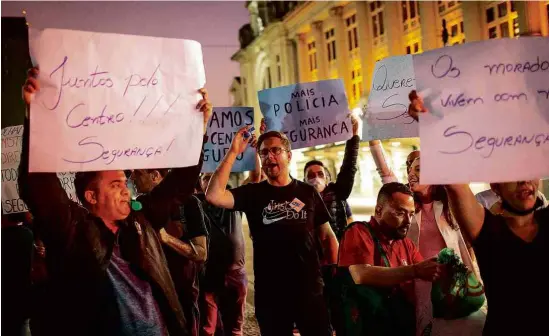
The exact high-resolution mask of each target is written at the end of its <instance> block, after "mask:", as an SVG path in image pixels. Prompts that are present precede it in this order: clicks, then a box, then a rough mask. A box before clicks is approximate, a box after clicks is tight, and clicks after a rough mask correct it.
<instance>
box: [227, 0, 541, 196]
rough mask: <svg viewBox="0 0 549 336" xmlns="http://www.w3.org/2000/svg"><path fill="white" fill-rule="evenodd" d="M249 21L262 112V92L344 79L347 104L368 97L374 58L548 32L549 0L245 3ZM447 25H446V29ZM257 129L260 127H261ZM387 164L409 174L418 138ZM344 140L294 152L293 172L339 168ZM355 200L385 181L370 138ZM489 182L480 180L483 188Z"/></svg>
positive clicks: (392, 145) (251, 83)
mask: <svg viewBox="0 0 549 336" xmlns="http://www.w3.org/2000/svg"><path fill="white" fill-rule="evenodd" d="M246 6H247V8H248V10H249V12H250V24H248V25H245V26H244V27H242V29H241V30H240V43H241V49H240V50H239V51H238V52H237V53H236V54H234V55H233V57H232V59H233V60H234V61H237V62H239V63H240V78H241V85H240V89H241V91H240V94H241V101H242V103H243V105H245V106H253V107H254V108H255V110H256V121H257V122H258V123H259V120H260V118H261V113H260V109H259V102H258V99H257V91H260V90H262V89H265V88H272V87H278V86H283V85H289V84H293V83H298V82H302V83H303V82H311V81H316V80H322V79H331V78H341V79H342V80H343V82H344V85H345V88H346V92H347V97H348V100H349V106H350V108H351V109H357V108H361V106H362V105H363V104H364V103H365V102H366V97H367V96H368V90H369V87H370V83H371V79H372V71H373V68H374V64H375V62H376V61H378V60H381V59H383V58H385V57H389V56H395V55H404V54H416V53H421V52H423V51H425V50H430V49H436V48H441V47H444V46H451V45H455V44H461V43H467V42H472V41H479V40H486V39H491V38H514V37H518V36H521V35H541V36H548V35H549V19H548V15H549V1H539V2H534V1H532V2H525V1H409V0H408V1H357V2H354V1H341V2H336V1H319V2H314V1H309V2H282V3H280V2H275V1H248V2H247V3H246ZM443 23H444V26H445V27H446V29H445V32H443ZM256 128H258V127H256ZM383 144H384V148H385V150H386V152H387V153H388V158H389V163H390V165H391V167H392V169H393V170H394V171H395V173H396V174H397V176H398V177H399V179H400V180H404V179H405V178H406V172H405V159H406V155H407V154H408V153H409V152H410V151H411V150H413V149H415V148H417V147H418V146H419V139H417V138H416V139H398V140H387V141H384V142H383ZM343 150H344V147H343V144H342V143H336V144H333V145H326V146H316V147H314V148H308V149H306V150H299V151H295V154H294V160H293V161H294V166H293V175H294V176H295V177H296V178H299V179H301V178H302V177H303V166H304V164H305V162H307V161H308V160H310V159H319V160H322V161H323V162H325V164H327V166H328V167H329V169H330V170H331V172H332V176H335V175H334V173H335V172H337V171H338V169H339V167H340V165H341V160H342V158H343V155H342V154H343ZM360 153H361V154H360V159H359V173H358V174H357V177H356V181H355V183H356V184H355V188H354V190H353V195H352V197H353V199H352V200H351V204H352V205H353V206H355V207H356V206H358V205H361V206H371V205H373V203H374V196H375V194H376V193H377V190H379V188H380V186H381V181H380V179H379V176H378V174H377V172H376V167H375V164H374V161H373V159H372V157H371V155H370V154H369V148H368V144H367V143H365V142H363V143H362V144H361V150H360ZM486 187H487V186H486V185H475V186H474V189H477V190H483V189H485V188H486Z"/></svg>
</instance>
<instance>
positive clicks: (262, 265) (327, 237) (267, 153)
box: [206, 126, 338, 336]
mask: <svg viewBox="0 0 549 336" xmlns="http://www.w3.org/2000/svg"><path fill="white" fill-rule="evenodd" d="M249 128H250V127H249V126H246V127H244V128H242V129H240V130H239V131H238V132H237V133H236V134H235V136H234V138H233V141H232V143H231V148H230V150H229V152H228V153H227V154H226V155H225V157H224V159H223V161H222V162H221V164H220V165H219V166H218V168H217V170H216V171H215V173H214V175H213V177H212V178H211V180H210V184H209V186H208V190H207V192H206V199H207V200H208V201H209V202H210V203H212V204H214V205H216V206H218V207H222V208H226V209H235V210H241V211H243V212H244V213H245V214H246V217H247V219H248V224H249V226H250V233H251V235H252V238H253V246H254V273H255V306H256V317H257V320H258V323H259V327H260V329H261V334H262V335H263V336H269V335H273V336H280V335H291V334H292V330H293V325H294V323H295V324H296V325H297V327H298V329H299V332H300V334H301V335H303V336H329V335H331V331H330V329H331V328H330V323H329V318H328V311H327V309H326V305H325V303H324V299H323V296H322V290H323V282H322V277H321V272H320V263H319V257H318V252H317V249H316V245H315V237H314V235H315V234H318V235H319V238H320V241H321V242H322V246H323V249H324V254H325V255H326V256H328V257H327V259H328V260H329V261H330V262H331V263H336V259H337V249H338V244H337V240H336V238H335V235H334V232H333V231H332V229H331V227H330V224H329V220H330V215H329V213H328V210H327V209H326V206H325V205H324V202H323V201H322V198H321V197H320V194H319V193H318V192H317V191H316V190H315V189H314V187H312V186H310V185H308V184H306V183H304V182H301V181H298V180H296V179H293V178H292V177H291V176H290V173H289V164H290V160H291V158H292V153H291V148H290V141H289V140H288V138H287V137H286V136H285V135H284V134H283V133H281V132H274V131H271V132H267V133H265V134H262V135H261V136H260V137H259V140H258V142H257V147H258V152H259V155H260V157H261V161H262V164H263V165H262V166H263V171H264V172H265V174H266V175H267V180H266V181H263V182H261V183H254V184H248V185H244V186H241V187H238V188H235V189H230V190H227V189H226V186H227V181H228V179H229V174H230V172H231V168H232V165H233V163H234V162H235V160H236V157H237V156H238V155H239V154H240V153H243V152H244V150H245V149H246V147H247V145H248V143H249V142H251V141H253V140H254V136H249V133H248V132H249ZM246 133H248V134H247V135H248V136H247V137H246V136H245V134H246Z"/></svg>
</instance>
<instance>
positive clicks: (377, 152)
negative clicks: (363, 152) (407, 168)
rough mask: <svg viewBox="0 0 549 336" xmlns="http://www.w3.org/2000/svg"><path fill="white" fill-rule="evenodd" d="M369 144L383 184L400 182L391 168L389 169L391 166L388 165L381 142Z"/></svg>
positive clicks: (374, 141) (370, 142) (371, 141)
mask: <svg viewBox="0 0 549 336" xmlns="http://www.w3.org/2000/svg"><path fill="white" fill-rule="evenodd" d="M368 144H369V145H370V153H371V154H372V158H373V159H374V162H375V164H376V168H377V171H378V173H379V177H381V182H382V183H383V184H385V183H389V182H398V181H397V178H396V177H395V174H394V173H393V171H392V170H391V168H389V165H387V160H386V159H385V151H384V150H383V147H382V146H381V141H379V140H370V141H369V142H368Z"/></svg>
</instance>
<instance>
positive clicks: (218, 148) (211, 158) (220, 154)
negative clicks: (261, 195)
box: [202, 107, 256, 173]
mask: <svg viewBox="0 0 549 336" xmlns="http://www.w3.org/2000/svg"><path fill="white" fill-rule="evenodd" d="M253 124H254V108H253V107H214V109H213V114H212V117H211V119H210V122H209V123H208V132H207V133H208V142H207V143H206V144H204V163H203V164H202V172H203V173H211V172H213V171H215V169H216V168H217V166H218V165H219V162H221V160H223V158H224V157H225V154H226V153H227V152H228V151H229V148H231V141H233V136H234V134H235V133H236V132H237V131H238V130H239V129H241V128H242V127H244V126H247V125H253ZM255 155H256V150H255V148H253V147H251V146H248V148H247V149H246V151H244V153H242V154H240V155H239V156H238V157H237V158H236V161H235V163H234V165H233V169H232V170H231V171H232V172H243V171H248V170H254V169H255Z"/></svg>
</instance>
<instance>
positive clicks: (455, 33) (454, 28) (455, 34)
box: [450, 25, 458, 37]
mask: <svg viewBox="0 0 549 336" xmlns="http://www.w3.org/2000/svg"><path fill="white" fill-rule="evenodd" d="M450 31H451V36H452V37H456V36H457V34H458V26H457V25H453V26H452V28H450Z"/></svg>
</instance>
